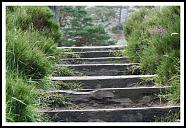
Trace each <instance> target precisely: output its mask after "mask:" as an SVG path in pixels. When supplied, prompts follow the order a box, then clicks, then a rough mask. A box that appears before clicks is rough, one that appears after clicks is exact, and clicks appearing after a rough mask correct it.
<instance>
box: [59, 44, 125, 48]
mask: <svg viewBox="0 0 186 128" xmlns="http://www.w3.org/2000/svg"><path fill="white" fill-rule="evenodd" d="M126 46H127V45H113V46H84V47H57V48H59V49H63V48H64V49H96V48H97V49H101V48H124V47H126Z"/></svg>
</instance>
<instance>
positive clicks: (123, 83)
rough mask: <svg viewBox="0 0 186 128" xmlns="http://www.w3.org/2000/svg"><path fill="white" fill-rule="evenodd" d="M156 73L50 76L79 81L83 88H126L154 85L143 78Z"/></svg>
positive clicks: (57, 78)
mask: <svg viewBox="0 0 186 128" xmlns="http://www.w3.org/2000/svg"><path fill="white" fill-rule="evenodd" d="M155 76H156V75H121V76H78V77H76V76H70V77H50V79H51V80H52V81H56V82H60V81H61V82H78V83H81V88H84V89H96V88H124V87H134V86H141V84H140V83H143V86H154V84H153V83H152V82H147V83H146V82H145V81H144V80H143V79H152V78H155Z"/></svg>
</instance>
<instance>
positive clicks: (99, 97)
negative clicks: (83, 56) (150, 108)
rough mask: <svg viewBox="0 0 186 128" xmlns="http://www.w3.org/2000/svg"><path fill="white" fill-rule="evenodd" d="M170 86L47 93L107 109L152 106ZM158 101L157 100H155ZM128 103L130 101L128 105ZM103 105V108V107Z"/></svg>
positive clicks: (78, 103)
mask: <svg viewBox="0 0 186 128" xmlns="http://www.w3.org/2000/svg"><path fill="white" fill-rule="evenodd" d="M169 88H170V86H164V87H156V86H153V87H132V88H102V89H94V90H87V91H86V90H84V89H79V90H54V91H48V92H47V93H59V94H63V95H64V96H67V97H69V98H70V101H71V102H73V103H75V104H76V105H80V106H81V105H82V103H83V104H84V107H85V106H86V107H87V106H88V107H89V106H93V105H95V104H97V105H96V106H95V107H98V108H101V107H107V106H106V105H112V104H117V106H121V107H127V106H128V107H132V106H135V105H136V104H137V105H136V106H140V105H147V104H152V102H153V101H154V99H157V97H155V94H158V93H160V92H164V91H166V90H168V89H169ZM157 100H159V98H158V99H157ZM128 101H131V103H130V104H129V102H128ZM103 104H104V106H103Z"/></svg>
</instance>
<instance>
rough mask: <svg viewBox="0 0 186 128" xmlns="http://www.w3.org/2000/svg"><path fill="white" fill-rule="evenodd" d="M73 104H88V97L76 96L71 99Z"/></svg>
mask: <svg viewBox="0 0 186 128" xmlns="http://www.w3.org/2000/svg"><path fill="white" fill-rule="evenodd" d="M72 101H73V102H80V103H81V102H83V103H84V102H88V101H89V97H88V96H76V97H74V98H72Z"/></svg>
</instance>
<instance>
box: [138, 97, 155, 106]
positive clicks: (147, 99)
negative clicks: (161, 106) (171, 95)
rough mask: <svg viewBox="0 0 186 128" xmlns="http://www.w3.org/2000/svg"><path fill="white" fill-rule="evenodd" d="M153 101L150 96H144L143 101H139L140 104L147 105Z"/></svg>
mask: <svg viewBox="0 0 186 128" xmlns="http://www.w3.org/2000/svg"><path fill="white" fill-rule="evenodd" d="M151 100H152V98H151V97H150V96H144V97H143V98H142V100H140V101H139V103H141V104H147V103H149V102H150V101H151Z"/></svg>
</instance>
